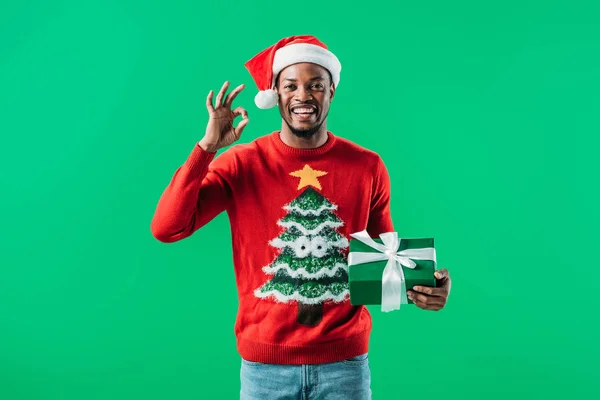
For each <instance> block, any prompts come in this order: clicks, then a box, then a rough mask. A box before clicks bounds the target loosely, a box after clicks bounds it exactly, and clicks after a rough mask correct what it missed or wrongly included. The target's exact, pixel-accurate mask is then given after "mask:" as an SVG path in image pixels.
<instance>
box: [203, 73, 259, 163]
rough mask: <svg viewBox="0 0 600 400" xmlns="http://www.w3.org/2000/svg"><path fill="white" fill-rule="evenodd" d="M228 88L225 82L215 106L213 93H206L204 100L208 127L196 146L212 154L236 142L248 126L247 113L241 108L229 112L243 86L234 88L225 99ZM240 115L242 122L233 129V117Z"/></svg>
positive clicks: (227, 83)
mask: <svg viewBox="0 0 600 400" xmlns="http://www.w3.org/2000/svg"><path fill="white" fill-rule="evenodd" d="M227 88H229V82H225V83H224V84H223V87H221V91H220V92H219V94H218V95H217V101H216V105H215V106H213V91H212V90H211V91H210V92H209V93H208V97H207V98H206V108H207V109H208V116H209V118H208V125H207V126H206V134H205V135H204V138H202V140H200V142H198V144H199V145H200V146H201V147H202V148H203V149H204V150H206V151H208V152H211V153H214V152H216V151H217V150H219V149H221V148H223V147H226V146H229V145H230V144H232V143H233V142H235V141H236V140H238V139H239V138H240V136H241V134H242V131H243V130H244V127H245V126H246V125H247V124H248V121H249V119H248V112H247V111H246V110H245V109H244V108H243V107H237V108H236V109H234V110H231V103H233V100H234V99H235V97H236V96H237V95H238V93H240V92H241V91H242V90H243V89H244V84H241V85H240V86H238V87H236V88H235V89H234V90H233V91H232V92H231V93H229V94H228V95H227V96H226V97H225V98H223V97H224V96H225V92H227ZM239 115H242V116H243V118H244V119H243V120H242V121H240V123H239V124H238V126H236V127H235V128H234V127H233V120H234V119H235V117H237V116H239Z"/></svg>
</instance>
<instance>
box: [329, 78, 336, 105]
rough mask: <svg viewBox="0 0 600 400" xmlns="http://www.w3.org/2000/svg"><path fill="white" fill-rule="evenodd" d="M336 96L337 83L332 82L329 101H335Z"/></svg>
mask: <svg viewBox="0 0 600 400" xmlns="http://www.w3.org/2000/svg"><path fill="white" fill-rule="evenodd" d="M334 96H335V85H334V84H333V83H332V84H331V86H330V87H329V102H330V103H331V102H333V97H334Z"/></svg>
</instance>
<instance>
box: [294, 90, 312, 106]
mask: <svg viewBox="0 0 600 400" xmlns="http://www.w3.org/2000/svg"><path fill="white" fill-rule="evenodd" d="M296 99H297V100H298V101H300V102H302V103H304V102H305V101H307V100H309V99H312V94H311V93H310V90H307V89H306V88H304V87H299V88H298V90H297V91H296Z"/></svg>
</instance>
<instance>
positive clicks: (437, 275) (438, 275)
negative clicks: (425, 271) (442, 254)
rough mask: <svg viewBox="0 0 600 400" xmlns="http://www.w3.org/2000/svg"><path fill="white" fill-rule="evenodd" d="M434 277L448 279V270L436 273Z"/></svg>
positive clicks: (444, 269)
mask: <svg viewBox="0 0 600 400" xmlns="http://www.w3.org/2000/svg"><path fill="white" fill-rule="evenodd" d="M434 276H435V277H436V278H437V279H445V278H447V277H448V270H447V269H446V268H442V269H440V270H438V271H435V273H434Z"/></svg>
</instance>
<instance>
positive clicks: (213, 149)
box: [198, 140, 219, 153]
mask: <svg viewBox="0 0 600 400" xmlns="http://www.w3.org/2000/svg"><path fill="white" fill-rule="evenodd" d="M198 146H200V147H201V148H202V150H204V151H206V152H207V153H216V152H217V150H219V149H218V148H217V147H216V146H211V145H209V144H207V143H206V142H204V141H202V140H200V141H199V142H198Z"/></svg>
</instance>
